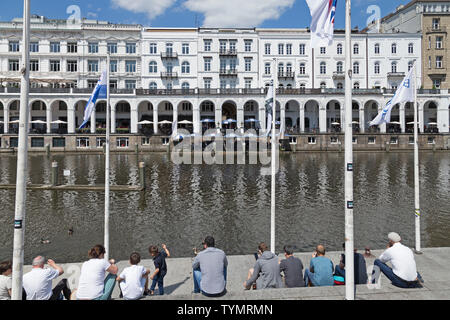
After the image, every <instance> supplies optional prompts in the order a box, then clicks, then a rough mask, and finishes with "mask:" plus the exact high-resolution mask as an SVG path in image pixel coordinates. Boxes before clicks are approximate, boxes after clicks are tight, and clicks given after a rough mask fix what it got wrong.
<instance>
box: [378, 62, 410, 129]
mask: <svg viewBox="0 0 450 320" xmlns="http://www.w3.org/2000/svg"><path fill="white" fill-rule="evenodd" d="M414 68H415V65H414V66H413V67H412V68H411V70H409V72H408V74H407V75H406V77H405V78H404V79H403V81H402V83H401V85H400V86H399V87H398V89H397V91H396V92H395V95H394V97H393V98H392V99H391V100H389V102H388V103H387V105H386V106H385V107H384V109H383V110H381V112H380V113H379V114H378V115H377V116H376V117H375V119H373V120H372V121H371V122H370V125H371V126H374V125H379V124H382V123H389V122H390V121H391V111H392V108H393V107H394V106H395V105H396V104H397V103H403V102H414V91H415V88H414V86H413V85H412V82H413V69H414Z"/></svg>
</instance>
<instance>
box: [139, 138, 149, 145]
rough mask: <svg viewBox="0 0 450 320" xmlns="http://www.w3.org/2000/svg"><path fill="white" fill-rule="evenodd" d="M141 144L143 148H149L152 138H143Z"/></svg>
mask: <svg viewBox="0 0 450 320" xmlns="http://www.w3.org/2000/svg"><path fill="white" fill-rule="evenodd" d="M141 144H142V145H143V146H149V145H150V138H149V137H143V138H142V139H141Z"/></svg>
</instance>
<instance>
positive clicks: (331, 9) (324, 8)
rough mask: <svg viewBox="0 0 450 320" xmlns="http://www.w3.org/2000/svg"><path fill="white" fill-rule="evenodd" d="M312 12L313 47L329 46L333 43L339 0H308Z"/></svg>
mask: <svg viewBox="0 0 450 320" xmlns="http://www.w3.org/2000/svg"><path fill="white" fill-rule="evenodd" d="M306 3H307V4H308V7H309V11H310V12H311V18H312V19H311V27H310V31H311V47H312V48H319V47H327V46H330V45H331V44H332V43H333V33H334V19H335V16H336V4H337V0H306Z"/></svg>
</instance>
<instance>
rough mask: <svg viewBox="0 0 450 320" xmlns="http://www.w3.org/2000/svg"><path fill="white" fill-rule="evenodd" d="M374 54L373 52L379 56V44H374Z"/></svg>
mask: <svg viewBox="0 0 450 320" xmlns="http://www.w3.org/2000/svg"><path fill="white" fill-rule="evenodd" d="M374 52H375V54H380V44H379V43H375V47H374Z"/></svg>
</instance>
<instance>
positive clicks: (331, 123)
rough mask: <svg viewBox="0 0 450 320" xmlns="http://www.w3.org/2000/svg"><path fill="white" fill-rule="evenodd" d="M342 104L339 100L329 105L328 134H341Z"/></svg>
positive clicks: (330, 102)
mask: <svg viewBox="0 0 450 320" xmlns="http://www.w3.org/2000/svg"><path fill="white" fill-rule="evenodd" d="M341 128H342V122H341V104H340V103H339V101H337V100H331V101H329V102H328V103H327V132H341Z"/></svg>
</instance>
